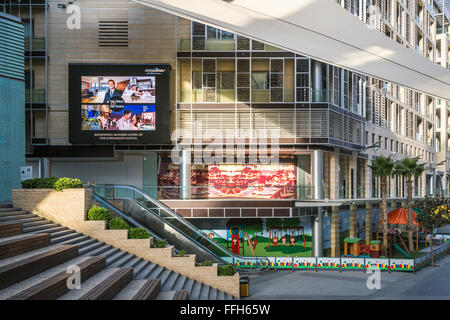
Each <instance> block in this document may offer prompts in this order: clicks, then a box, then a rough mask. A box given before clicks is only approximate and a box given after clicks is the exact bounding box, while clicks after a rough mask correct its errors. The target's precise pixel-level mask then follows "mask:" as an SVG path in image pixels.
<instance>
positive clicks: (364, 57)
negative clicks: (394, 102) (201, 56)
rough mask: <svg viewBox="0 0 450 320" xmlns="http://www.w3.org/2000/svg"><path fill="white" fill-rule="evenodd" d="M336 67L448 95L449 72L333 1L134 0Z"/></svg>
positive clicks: (430, 92) (416, 88) (432, 92)
mask: <svg viewBox="0 0 450 320" xmlns="http://www.w3.org/2000/svg"><path fill="white" fill-rule="evenodd" d="M133 1H135V2H138V3H141V4H144V5H147V6H150V7H153V8H155V9H158V10H161V11H165V12H168V13H171V14H174V15H177V16H180V17H184V18H187V19H190V20H193V21H197V22H201V23H204V24H207V25H211V26H213V27H217V28H220V29H223V30H226V31H230V32H233V33H236V34H239V35H242V36H246V37H248V38H252V39H255V40H258V41H261V42H265V43H267V44H270V45H273V46H276V47H279V48H282V49H285V50H288V51H291V52H295V53H298V54H301V55H305V56H308V57H311V58H314V59H316V60H319V61H322V62H326V63H329V64H332V65H335V66H338V67H342V68H345V69H349V70H352V71H355V72H358V73H362V74H366V75H369V76H372V77H374V78H378V79H380V80H385V81H389V82H392V83H396V84H399V85H402V86H405V87H408V88H411V89H414V90H417V91H421V92H423V93H426V94H429V95H432V96H436V97H440V98H444V99H448V100H450V71H449V70H447V69H445V68H443V67H441V66H439V65H437V64H436V63H433V62H432V61H430V60H428V59H426V58H424V57H422V56H420V55H419V54H417V53H416V52H414V51H412V50H411V49H408V48H406V47H405V46H402V45H400V44H399V43H397V42H395V41H394V40H392V39H389V38H387V37H386V36H385V35H383V34H381V33H380V32H378V31H376V30H373V29H370V28H369V27H368V25H367V24H366V23H364V22H362V21H360V20H359V19H358V18H357V17H355V16H353V15H352V14H351V13H350V12H348V11H346V10H344V9H342V8H341V7H340V6H339V5H338V4H337V3H336V2H335V1H333V0H297V1H295V0H278V1H273V0H234V1H233V0H133Z"/></svg>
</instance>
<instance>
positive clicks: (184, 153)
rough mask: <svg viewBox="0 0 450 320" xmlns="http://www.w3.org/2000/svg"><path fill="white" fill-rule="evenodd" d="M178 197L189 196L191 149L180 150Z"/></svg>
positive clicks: (185, 197)
mask: <svg viewBox="0 0 450 320" xmlns="http://www.w3.org/2000/svg"><path fill="white" fill-rule="evenodd" d="M180 159H181V162H180V198H181V199H190V198H191V150H189V149H182V150H181V151H180Z"/></svg>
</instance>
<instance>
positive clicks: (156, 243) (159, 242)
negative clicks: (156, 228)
mask: <svg viewBox="0 0 450 320" xmlns="http://www.w3.org/2000/svg"><path fill="white" fill-rule="evenodd" d="M166 245H167V240H166V239H161V240H158V239H153V245H152V247H153V248H164V247H165V246H166Z"/></svg>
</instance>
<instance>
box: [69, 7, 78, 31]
mask: <svg viewBox="0 0 450 320" xmlns="http://www.w3.org/2000/svg"><path fill="white" fill-rule="evenodd" d="M66 13H67V15H68V16H67V19H66V26H67V29H69V30H80V29H81V8H80V6H78V5H76V4H69V5H68V6H67V8H66Z"/></svg>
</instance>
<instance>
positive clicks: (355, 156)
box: [351, 151, 358, 199]
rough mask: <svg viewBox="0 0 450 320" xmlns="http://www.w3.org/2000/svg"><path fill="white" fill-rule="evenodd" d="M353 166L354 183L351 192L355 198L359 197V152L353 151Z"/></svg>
mask: <svg viewBox="0 0 450 320" xmlns="http://www.w3.org/2000/svg"><path fill="white" fill-rule="evenodd" d="M352 160H353V161H352V168H353V177H352V180H353V184H352V186H351V190H352V192H351V194H352V198H353V199H357V198H358V152H356V151H353V153H352Z"/></svg>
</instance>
